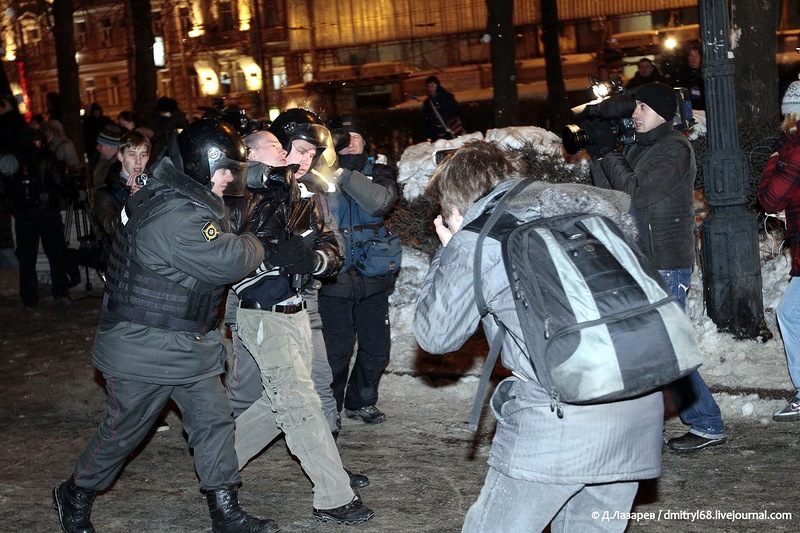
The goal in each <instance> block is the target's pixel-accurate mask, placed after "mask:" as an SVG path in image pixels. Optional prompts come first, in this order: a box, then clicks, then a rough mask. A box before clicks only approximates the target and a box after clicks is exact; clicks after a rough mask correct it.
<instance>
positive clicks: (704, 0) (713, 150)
mask: <svg viewBox="0 0 800 533" xmlns="http://www.w3.org/2000/svg"><path fill="white" fill-rule="evenodd" d="M700 26H701V36H702V39H703V77H704V79H705V90H706V118H707V126H708V154H707V158H706V161H705V165H704V167H703V176H704V180H705V195H706V200H707V201H708V204H709V205H710V206H711V214H710V215H709V217H708V218H707V219H706V220H705V222H703V225H702V228H701V230H702V268H703V285H704V287H703V289H704V294H705V300H706V307H707V310H708V316H709V317H710V318H711V320H713V321H714V323H715V324H716V325H717V328H718V329H719V330H720V331H726V332H729V333H731V334H733V335H734V336H736V337H738V338H748V339H754V338H757V337H758V336H759V335H764V333H765V331H767V330H766V327H765V325H764V303H763V301H762V294H761V265H760V261H759V254H758V226H757V221H756V216H755V215H754V214H753V213H751V212H749V211H748V210H747V183H748V171H747V170H748V169H747V158H746V156H745V154H744V152H742V150H741V148H740V146H739V137H738V128H737V119H736V94H735V90H734V84H733V81H734V79H733V76H734V65H733V54H732V53H731V51H730V43H729V39H730V37H729V30H730V28H729V17H728V2H727V0H700Z"/></svg>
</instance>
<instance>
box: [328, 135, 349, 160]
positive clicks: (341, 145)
mask: <svg viewBox="0 0 800 533" xmlns="http://www.w3.org/2000/svg"><path fill="white" fill-rule="evenodd" d="M331 140H332V141H333V148H334V149H335V150H336V153H337V154H338V153H339V152H341V151H342V150H344V149H345V148H347V147H348V146H350V132H349V131H345V130H331Z"/></svg>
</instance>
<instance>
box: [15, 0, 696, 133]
mask: <svg viewBox="0 0 800 533" xmlns="http://www.w3.org/2000/svg"><path fill="white" fill-rule="evenodd" d="M150 1H151V8H152V27H153V34H154V36H155V43H154V47H153V53H154V57H155V60H156V66H157V77H158V89H157V92H158V95H157V96H169V97H171V98H174V99H176V100H177V101H178V102H179V103H180V106H181V108H182V109H184V110H185V111H187V113H188V114H189V115H190V116H192V115H199V114H201V113H202V111H200V110H199V109H198V108H201V107H203V106H208V105H209V102H210V99H211V98H212V97H225V98H226V104H237V105H239V106H240V107H242V108H244V109H247V110H248V112H249V113H250V114H251V115H253V116H264V115H266V114H267V113H268V112H269V111H273V112H275V111H277V110H280V109H285V108H287V107H292V106H302V107H309V108H319V107H323V108H325V109H327V110H330V111H336V112H349V111H354V110H358V109H362V108H370V107H373V108H375V107H384V108H385V107H390V106H393V105H397V104H398V103H401V102H404V101H408V100H410V99H412V98H413V97H414V95H420V96H421V95H424V94H425V93H424V79H425V77H427V76H428V75H430V74H432V73H436V74H437V75H439V76H440V77H441V78H443V81H444V80H445V79H447V80H448V81H451V82H452V83H451V85H452V84H456V85H457V87H458V88H459V89H467V88H475V89H480V88H486V87H491V68H490V65H489V57H490V49H489V46H490V45H489V44H488V42H487V39H485V38H484V34H485V33H486V20H487V13H486V3H485V0H401V1H397V0H392V1H389V0H369V1H368V0H337V1H336V2H329V1H325V0H291V1H287V0H150ZM3 4H4V6H3V7H4V9H3V13H2V20H0V35H1V36H2V44H3V54H4V57H3V60H4V61H3V64H4V67H5V69H6V72H7V74H8V76H9V79H10V80H11V81H12V88H13V89H14V91H15V93H18V94H19V95H20V98H21V100H22V96H23V95H24V101H25V104H26V108H24V109H23V110H24V111H26V112H32V113H42V112H44V110H45V102H46V95H47V93H49V92H58V82H57V76H56V60H55V54H54V50H53V46H54V45H53V35H52V31H51V28H52V27H53V21H52V14H51V13H50V11H49V6H50V5H51V3H50V2H42V1H28V0H0V5H3ZM514 4H515V5H514V24H515V29H516V37H517V52H516V59H517V62H518V74H519V76H518V79H519V82H520V83H526V82H532V81H536V80H539V79H544V68H543V59H542V55H543V49H542V44H541V39H540V36H541V26H540V23H541V21H540V16H539V13H540V8H539V1H538V0H533V1H528V2H521V1H519V0H517V2H515V3H514ZM654 7H657V10H656V11H653V8H654ZM558 9H559V18H560V20H561V33H560V35H561V37H560V44H561V49H562V53H563V54H587V56H588V57H591V58H595V57H597V56H598V54H600V53H601V52H602V51H603V49H604V48H605V47H606V46H607V44H608V42H609V39H610V37H611V36H612V35H615V34H619V33H620V32H627V33H629V32H647V31H651V30H658V29H663V28H669V27H675V26H682V25H687V24H696V23H697V22H698V20H697V18H698V15H697V0H659V1H657V2H653V1H652V0H649V1H648V0H608V1H605V2H586V1H585V0H560V1H559V5H558ZM136 26H137V21H135V20H131V15H130V9H129V2H119V1H118V0H85V1H84V2H82V3H81V4H80V5H79V6H78V9H77V10H76V11H75V13H74V18H73V27H74V35H75V44H76V59H77V62H78V65H79V72H80V83H81V87H80V90H81V95H82V100H83V102H82V103H83V105H84V106H85V107H86V108H88V107H89V105H91V103H93V102H97V103H99V104H100V105H101V106H102V107H103V109H104V110H105V111H106V114H108V115H109V116H112V117H115V116H116V114H117V113H119V112H120V111H122V110H124V109H130V108H131V106H132V101H133V97H132V94H133V90H132V88H133V85H134V83H135V80H136V73H135V72H134V71H133V68H134V67H133V65H134V60H133V59H134V54H135V50H134V47H133V44H132V43H133V33H134V32H135V31H137V30H136ZM582 68H583V69H584V70H586V71H587V72H588V73H592V72H593V71H594V70H593V69H595V68H596V62H595V61H588V62H586V64H585V65H584V67H582ZM578 70H579V71H580V72H579V74H580V75H584V74H585V73H584V72H583V71H582V70H581V69H578Z"/></svg>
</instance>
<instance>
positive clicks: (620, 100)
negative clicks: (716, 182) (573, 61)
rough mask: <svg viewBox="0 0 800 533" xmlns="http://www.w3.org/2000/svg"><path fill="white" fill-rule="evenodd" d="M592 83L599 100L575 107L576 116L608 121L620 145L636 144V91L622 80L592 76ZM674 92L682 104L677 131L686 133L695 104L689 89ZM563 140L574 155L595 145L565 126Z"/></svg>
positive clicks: (578, 129)
mask: <svg viewBox="0 0 800 533" xmlns="http://www.w3.org/2000/svg"><path fill="white" fill-rule="evenodd" d="M589 81H590V82H591V83H592V92H593V93H594V95H595V96H597V99H596V100H592V101H591V102H587V103H585V104H581V105H579V106H575V107H573V108H572V113H573V115H575V117H576V118H579V119H581V121H583V120H586V119H589V120H605V121H607V122H608V123H609V125H610V126H611V131H612V133H613V134H614V135H615V136H616V137H617V142H618V143H619V144H621V145H623V146H626V145H629V144H633V143H635V142H636V125H635V124H634V122H633V118H631V115H632V114H633V111H634V110H635V109H636V99H635V98H634V96H635V91H629V90H628V89H626V88H625V87H624V86H623V85H622V79H621V78H619V77H618V76H617V77H614V78H612V79H611V80H609V81H603V82H601V81H599V80H597V78H595V77H594V76H589ZM674 90H675V98H676V100H677V104H678V105H677V106H676V111H675V119H674V121H675V128H676V129H677V130H678V131H686V130H688V129H689V128H690V127H691V126H692V124H693V123H694V117H693V114H692V104H691V102H690V101H689V100H688V99H687V98H686V89H684V88H681V87H676V88H674ZM631 93H633V94H631ZM561 140H562V143H563V144H564V150H566V152H567V153H568V154H570V155H573V154H577V153H578V152H580V151H581V150H582V149H584V148H586V146H587V145H588V144H592V143H593V142H594V141H593V140H592V139H591V138H589V136H588V135H587V134H586V131H584V129H583V128H581V127H580V126H579V125H577V124H568V125H566V126H564V128H563V129H562V130H561Z"/></svg>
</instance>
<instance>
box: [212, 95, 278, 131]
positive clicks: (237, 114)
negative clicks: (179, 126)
mask: <svg viewBox="0 0 800 533" xmlns="http://www.w3.org/2000/svg"><path fill="white" fill-rule="evenodd" d="M197 109H199V110H200V111H203V112H204V113H203V117H202V118H210V119H218V120H222V121H224V122H227V123H228V124H230V125H231V126H233V127H234V128H236V131H237V132H239V135H247V134H248V133H253V132H254V131H258V130H260V129H263V127H264V122H263V121H262V120H258V119H254V118H250V117H248V116H247V111H245V110H244V109H240V108H239V106H237V105H235V104H234V105H232V106H228V107H225V98H212V99H211V106H210V107H209V106H202V107H198V108H197Z"/></svg>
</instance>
